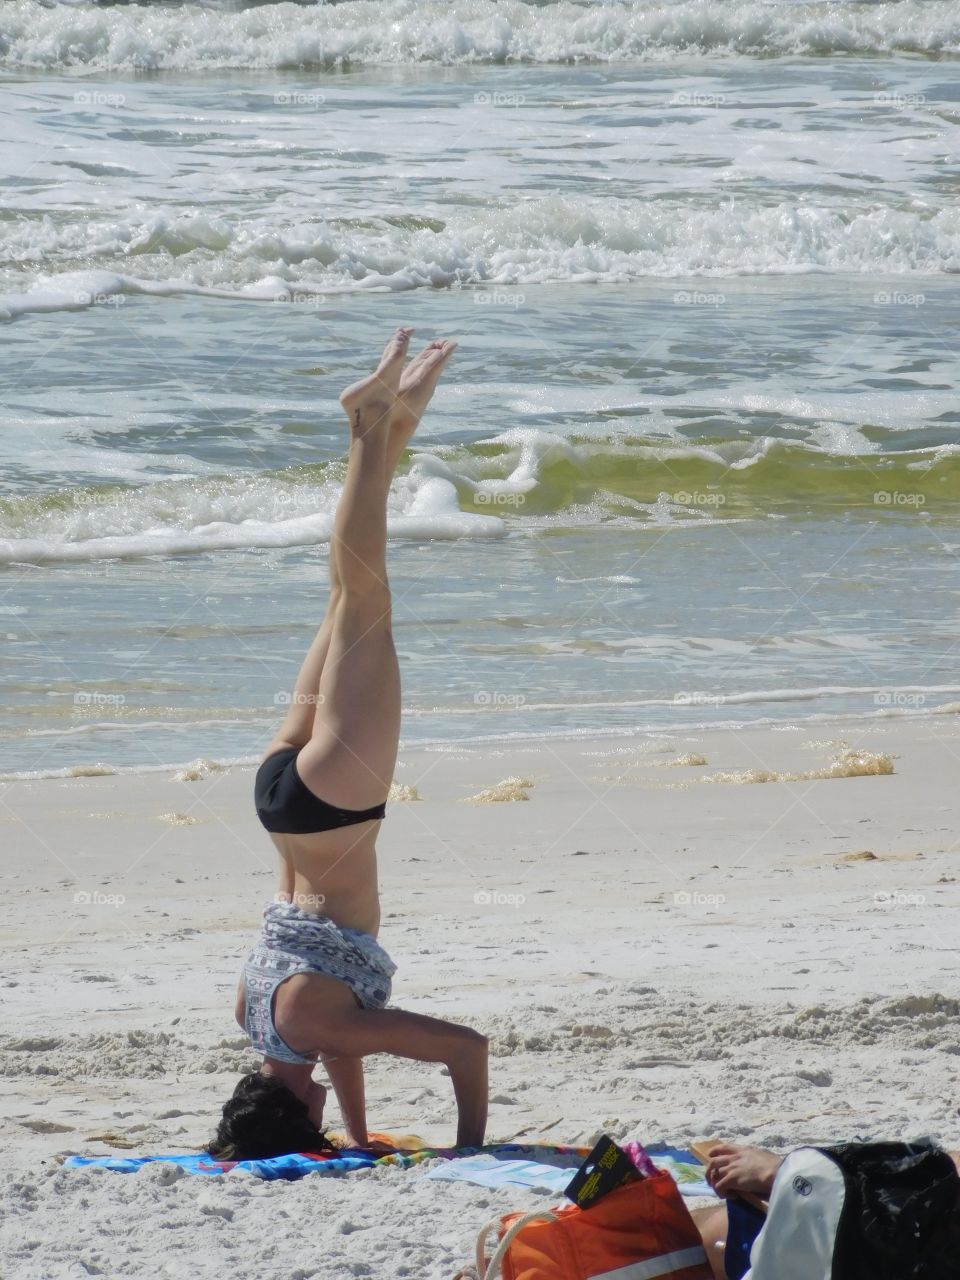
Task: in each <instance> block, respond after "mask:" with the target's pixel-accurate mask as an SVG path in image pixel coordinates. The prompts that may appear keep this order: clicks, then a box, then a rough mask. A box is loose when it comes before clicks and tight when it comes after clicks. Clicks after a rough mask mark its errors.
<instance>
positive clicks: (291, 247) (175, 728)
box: [0, 0, 960, 775]
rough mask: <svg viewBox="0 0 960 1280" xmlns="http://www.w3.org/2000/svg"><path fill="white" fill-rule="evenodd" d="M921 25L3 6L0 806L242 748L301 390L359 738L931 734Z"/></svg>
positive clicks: (879, 17)
mask: <svg viewBox="0 0 960 1280" xmlns="http://www.w3.org/2000/svg"><path fill="white" fill-rule="evenodd" d="M958 69H960V8H958V7H957V5H956V4H955V3H952V2H951V3H941V2H940V0H927V2H926V3H914V2H910V0H889V2H881V3H870V4H857V3H849V2H845V3H829V4H801V3H788V2H784V0H775V2H773V3H756V2H753V0H750V2H743V0H713V2H711V0H696V2H692V0H672V2H667V3H661V4H658V5H656V6H650V5H643V4H640V3H636V2H630V3H628V2H623V3H612V2H611V3H600V2H597V3H581V4H572V3H539V4H532V3H522V2H521V0H506V2H504V3H493V2H492V0H454V3H452V4H441V3H439V2H434V0H428V2H425V3H417V4H414V3H412V0H345V2H343V3H339V4H327V5H313V4H290V3H285V4H277V5H253V4H248V3H214V2H211V3H206V4H188V5H178V4H152V5H132V4H131V5H128V4H114V5H107V4H101V5H98V4H90V3H59V4H57V3H43V4H41V3H38V2H37V0H8V2H7V3H6V4H5V5H3V6H2V8H0V115H2V129H3V137H4V138H5V141H4V142H3V144H2V152H0V154H2V156H3V159H4V161H5V163H4V165H3V167H2V172H0V182H2V192H3V199H2V202H0V341H2V342H3V345H4V347H5V351H4V356H5V359H4V361H3V373H2V375H0V377H2V394H0V404H2V418H0V623H2V624H3V625H2V627H0V635H4V636H5V643H4V658H5V661H4V694H5V696H4V698H3V704H2V707H0V772H2V773H4V774H5V775H11V774H13V775H18V774H32V775H35V774H53V773H58V772H69V771H70V770H72V769H76V768H80V769H89V768H91V767H95V766H98V765H102V766H103V767H105V768H117V769H126V768H137V769H167V768H170V767H171V766H172V765H174V764H178V763H183V762H185V761H189V760H193V759H196V758H198V757H204V758H208V759H212V760H219V761H229V760H252V759H253V758H255V757H256V755H257V754H258V753H259V752H260V751H261V750H262V747H263V745H264V744H265V742H266V740H267V739H268V737H269V736H270V733H271V732H272V727H273V726H274V724H275V723H276V721H277V719H278V718H279V716H280V715H281V714H282V712H283V703H284V699H285V697H286V696H287V693H288V691H289V688H290V685H291V683H292V680H293V677H294V675H295V673H296V670H297V667H298V665H299V661H300V658H301V656H302V653H303V651H304V649H305V648H306V646H307V644H308V643H309V641H310V638H311V636H312V634H313V630H314V629H315V627H316V626H317V625H318V624H319V621H320V619H321V617H322V613H323V608H324V603H325V596H326V588H325V583H326V560H327V545H328V538H329V532H330V527H331V523H332V518H333V512H334V509H335V505H336V500H337V495H338V492H339V485H340V482H341V480H342V475H343V461H342V459H343V449H344V444H345V423H344V421H343V417H342V411H341V410H340V408H339V406H338V404H337V395H338V393H339V391H340V390H341V388H342V387H343V386H344V385H346V384H347V383H348V382H349V381H351V380H352V379H354V378H355V377H356V376H358V375H359V374H360V373H362V372H363V371H364V370H365V369H367V368H369V367H370V365H371V363H372V361H373V360H374V359H375V357H376V354H377V352H378V350H379V348H380V347H381V346H382V343H383V341H384V339H385V337H386V336H387V335H388V334H389V333H390V331H391V330H392V329H393V328H394V327H395V326H396V325H398V324H401V323H402V324H413V325H414V326H415V327H416V329H417V340H421V341H425V340H429V339H430V338H432V337H435V336H448V337H454V338H456V339H458V341H459V343H460V347H459V349H458V351H457V354H456V356H455V358H454V361H453V364H452V367H451V369H450V372H449V374H448V376H447V378H446V380H445V382H444V384H443V385H442V386H441V389H440V391H439V392H438V394H437V396H436V398H435V401H434V405H433V406H432V408H431V410H430V411H429V413H428V415H427V417H426V419H425V421H424V423H423V425H422V428H421V430H420V432H419V435H418V438H417V440H416V442H415V447H414V448H413V450H412V451H411V453H410V455H409V456H408V458H407V459H406V460H405V462H404V465H403V467H402V474H401V475H400V477H399V478H398V481H397V484H396V486H395V489H394V491H393V493H392V495H391V517H390V530H391V534H392V538H393V543H392V547H391V577H392V581H393V585H394V590H395V595H396V611H395V619H396V635H397V644H398V649H399V651H400V656H401V662H402V667H403V676H404V690H405V697H404V704H405V716H404V726H403V736H404V739H405V741H407V742H410V743H440V742H450V741H454V742H459V741H477V740H478V739H499V738H505V737H515V736H529V737H536V738H544V737H548V736H550V735H562V734H570V733H595V732H606V733H611V734H617V735H623V736H637V735H640V736H645V735H651V736H653V737H654V738H656V739H659V737H661V736H662V735H664V734H673V733H678V734H681V735H682V734H683V733H684V732H685V731H688V730H693V729H694V728H696V727H698V726H700V725H704V724H714V723H747V722H753V721H763V722H773V723H780V724H783V725H784V726H787V725H797V724H808V725H812V724H815V723H816V722H817V720H818V719H821V718H827V717H833V716H836V715H847V716H860V717H867V718H870V717H880V718H889V717H899V716H915V715H926V714H930V713H931V712H933V711H936V710H938V709H940V708H943V707H960V672H958V670H957V664H956V660H955V657H954V647H955V644H956V630H957V602H958V592H960V583H958V550H960V529H958V524H957V517H958V514H960V430H958V427H960V403H958V400H957V393H956V384H957V376H956V375H957V365H956V361H957V349H958V321H960V302H958V283H960V282H958V279H957V273H958V271H960V205H958V201H957V194H958V167H957V166H958V154H960V78H958V74H957V73H958Z"/></svg>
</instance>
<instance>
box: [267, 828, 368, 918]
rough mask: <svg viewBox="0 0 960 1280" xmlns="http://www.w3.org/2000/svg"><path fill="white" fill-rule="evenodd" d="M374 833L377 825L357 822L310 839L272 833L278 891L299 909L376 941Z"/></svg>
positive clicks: (309, 836)
mask: <svg viewBox="0 0 960 1280" xmlns="http://www.w3.org/2000/svg"><path fill="white" fill-rule="evenodd" d="M379 830H380V823H379V822H361V823H357V825H356V826H352V827H341V828H340V829H339V830H337V831H323V832H318V833H316V834H313V835H300V836H297V835H278V834H274V835H272V836H271V839H272V840H273V843H274V844H275V845H276V847H277V851H278V852H279V854H280V892H281V893H285V894H289V896H290V899H291V901H292V902H293V905H294V906H296V907H299V908H300V909H301V911H310V912H312V913H313V914H314V915H318V916H327V917H329V919H331V920H332V921H333V922H334V924H338V925H341V926H342V927H344V928H347V929H360V930H362V931H363V932H364V933H369V934H371V935H372V936H373V937H376V936H377V933H378V931H379V929H380V893H379V885H378V881H377V851H376V840H377V834H378V832H379Z"/></svg>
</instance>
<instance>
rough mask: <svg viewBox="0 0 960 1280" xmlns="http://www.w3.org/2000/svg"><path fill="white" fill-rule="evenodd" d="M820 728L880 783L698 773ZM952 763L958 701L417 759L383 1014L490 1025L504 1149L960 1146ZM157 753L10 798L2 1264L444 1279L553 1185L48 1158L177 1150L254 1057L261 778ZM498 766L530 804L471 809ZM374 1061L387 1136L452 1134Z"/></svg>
mask: <svg viewBox="0 0 960 1280" xmlns="http://www.w3.org/2000/svg"><path fill="white" fill-rule="evenodd" d="M841 742H842V743H844V744H846V746H847V747H849V748H852V749H856V750H860V749H863V750H867V751H870V752H874V753H879V754H888V755H891V756H893V757H895V758H894V761H893V763H894V770H895V772H894V773H893V774H892V775H888V776H883V775H880V776H868V777H850V778H839V779H837V778H833V779H825V780H810V779H806V780H802V781H774V782H766V783H752V784H751V783H736V782H714V783H705V782H704V781H703V780H704V779H708V778H710V777H712V776H714V775H717V774H720V773H726V774H734V775H737V774H742V773H743V772H744V771H748V770H763V771H768V772H776V773H790V774H801V773H810V772H815V771H817V770H818V769H822V768H824V767H825V766H828V765H829V764H830V762H831V760H833V759H834V757H835V755H836V754H837V753H838V752H839V751H840V750H841V747H840V745H839V744H840V743H841ZM958 755H960V718H955V717H950V716H944V717H939V718H917V719H899V720H898V719H889V720H877V721H872V722H868V723H864V722H860V723H856V724H847V725H842V724H833V725H821V726H818V727H817V730H816V731H815V732H811V731H810V730H809V729H808V728H804V729H794V730H785V731H776V730H757V729H754V730H750V731H744V732H740V733H734V732H729V731H723V732H721V731H717V732H710V733H702V734H697V735H684V736H676V737H673V738H671V739H663V740H661V741H658V742H648V743H646V744H645V745H642V746H641V745H637V744H634V743H627V742H625V741H624V740H622V739H621V740H606V741H603V740H600V741H586V740H582V741H577V742H565V743H556V744H548V745H544V744H542V743H541V744H537V745H530V744H524V745H519V746H517V747H515V748H512V749H509V750H494V749H477V750H467V749H464V750H459V751H456V752H446V753H442V752H405V753H404V755H403V757H402V762H401V767H400V768H399V770H398V775H397V781H398V783H400V784H402V785H403V786H407V787H411V788H416V791H417V793H419V795H420V796H421V797H422V800H421V801H414V802H409V803H396V804H394V805H392V806H391V809H390V814H389V818H388V821H387V822H386V824H385V826H384V830H383V835H382V840H381V850H382V858H381V865H382V882H383V886H382V887H383V906H384V923H383V930H382V934H381V941H382V942H383V943H384V945H385V946H386V947H387V948H388V950H390V951H391V952H392V953H393V955H394V958H395V959H396V960H397V961H398V963H399V966H400V968H399V972H398V974H397V978H396V980H395V985H394V997H395V1000H396V1002H397V1003H398V1004H401V1005H404V1006H406V1007H409V1008H412V1009H417V1010H421V1011H424V1012H431V1013H435V1014H438V1015H440V1016H448V1017H452V1018H459V1019H462V1020H465V1021H469V1022H472V1023H473V1024H475V1025H477V1026H479V1027H480V1028H481V1029H483V1030H484V1031H486V1032H487V1033H488V1034H490V1036H491V1037H492V1041H493V1053H494V1057H493V1060H492V1073H491V1093H492V1097H493V1104H492V1106H491V1119H490V1126H489V1130H488V1136H489V1138H490V1139H491V1140H496V1139H509V1138H513V1137H515V1136H519V1135H524V1136H529V1137H543V1138H544V1139H545V1140H549V1141H563V1142H589V1141H590V1140H591V1139H592V1138H594V1136H595V1135H597V1134H599V1133H600V1132H602V1131H606V1132H609V1133H611V1134H613V1135H614V1136H618V1137H619V1136H624V1135H628V1134H629V1135H631V1136H637V1137H639V1138H641V1139H649V1140H657V1139H669V1140H675V1141H679V1142H683V1141H684V1140H686V1139H690V1140H693V1139H697V1138H702V1137H708V1136H712V1135H714V1134H722V1135H724V1136H727V1137H730V1138H734V1139H748V1140H750V1141H754V1142H760V1143H764V1144H768V1145H772V1146H774V1147H777V1148H784V1147H787V1146H789V1145H792V1144H796V1143H799V1142H802V1141H833V1140H841V1139H844V1138H849V1137H852V1136H855V1135H860V1136H877V1137H907V1136H917V1135H920V1134H932V1135H934V1136H937V1137H939V1138H941V1139H942V1140H944V1141H946V1142H948V1143H954V1144H956V1143H958V1142H960V1115H958V1104H960V1090H958V1086H957V1075H958V1070H957V1068H958V1055H960V1020H958V1012H960V1002H958V999H957V997H958V992H960V986H958V954H960V941H958V939H960V932H958V892H957V884H956V877H957V874H958V871H957V867H958V837H957V805H956V793H957V791H956V772H957V764H958ZM690 756H693V757H697V756H702V757H704V758H705V759H706V761H707V764H706V765H702V764H674V765H673V767H670V768H664V767H662V766H663V765H665V764H669V763H671V762H675V761H677V760H678V759H679V758H682V757H690ZM174 773H175V771H174V770H173V769H171V770H170V773H169V775H150V776H142V775H123V776H113V777H110V776H106V777H95V778H80V779H69V780H45V781H37V782H29V783H5V784H0V800H2V804H0V832H2V835H3V844H4V850H5V853H4V859H3V876H4V881H5V888H6V890H7V892H6V893H5V895H4V901H3V907H2V912H3V914H2V921H0V927H2V941H3V945H4V953H5V957H6V959H5V964H4V969H3V975H2V978H0V990H2V996H3V1024H2V1026H3V1032H4V1034H3V1036H2V1037H0V1070H2V1077H3V1091H4V1107H3V1114H4V1119H3V1141H4V1172H3V1175H2V1188H3V1190H2V1201H0V1217H2V1218H3V1220H4V1221H3V1226H2V1232H3V1235H2V1239H0V1274H2V1276H3V1277H5V1278H6V1277H16V1280H20V1278H21V1277H23V1278H24V1280H43V1278H46V1277H56V1278H58V1280H59V1277H68V1276H69V1277H81V1276H89V1275H103V1276H107V1277H110V1278H111V1280H113V1278H114V1277H124V1278H125V1277H140V1276H150V1277H181V1276H182V1277H188V1276H189V1277H195V1276H214V1275H216V1276H218V1277H219V1276H236V1277H242V1278H244V1280H247V1278H249V1280H253V1278H254V1277H256V1278H257V1280H274V1278H276V1280H281V1278H283V1280H294V1278H297V1280H306V1278H307V1277H342V1276H368V1275H369V1276H377V1277H380V1276H383V1277H388V1276H389V1277H393V1276H410V1277H417V1278H418V1280H433V1278H434V1277H436V1278H437V1280H440V1278H448V1277H450V1276H452V1274H453V1272H454V1271H455V1270H456V1269H457V1267H458V1266H459V1265H461V1264H462V1263H463V1262H465V1261H468V1260H469V1259H470V1256H471V1252H472V1242H473V1238H474V1235H475V1232H476V1230H477V1229H478V1228H479V1227H480V1226H481V1225H482V1223H483V1222H484V1221H485V1220H486V1219H487V1218H488V1217H489V1216H491V1214H492V1213H494V1212H501V1211H506V1210H507V1209H509V1208H514V1207H524V1206H529V1205H533V1204H535V1203H544V1202H546V1203H550V1202H552V1201H553V1200H554V1199H555V1197H550V1196H538V1195H537V1193H534V1192H523V1191H507V1192H502V1193H490V1192H488V1191H484V1190H482V1189H480V1188H474V1187H469V1186H465V1185H449V1184H440V1183H435V1182H431V1181H429V1180H427V1179H426V1178H425V1177H424V1174H425V1172H426V1169H425V1167H423V1166H421V1167H419V1168H417V1169H414V1170H398V1169H382V1170H375V1171H370V1172H364V1173H360V1174H351V1175H349V1176H346V1177H342V1178H335V1179H334V1178H331V1179H325V1178H321V1177H311V1178H307V1179H305V1180H304V1181H302V1182H299V1183H295V1184H282V1183H262V1182H258V1181H256V1180H253V1179H251V1178H249V1177H247V1176H244V1175H242V1174H231V1175H228V1176H226V1177H218V1178H212V1179H200V1178H189V1177H185V1176H182V1175H181V1174H180V1172H179V1171H178V1170H176V1169H174V1168H172V1167H171V1166H155V1167H152V1168H151V1169H149V1170H147V1171H145V1172H143V1173H140V1174H136V1175H125V1174H115V1173H109V1172H106V1171H103V1170H89V1171H79V1170H78V1171H68V1170H61V1169H60V1168H59V1166H58V1159H57V1157H58V1156H59V1155H61V1154H62V1153H64V1152H80V1153H84V1154H108V1153H114V1154H117V1153H120V1152H127V1151H132V1152H134V1153H136V1152H140V1153H144V1154H149V1153H157V1152H163V1151H167V1152H170V1151H189V1150H191V1149H193V1150H195V1149H197V1148H198V1147H199V1146H200V1145H201V1144H202V1143H203V1142H204V1141H205V1140H206V1139H207V1138H208V1137H209V1136H210V1134H211V1133H212V1129H213V1125H214V1121H215V1117H216V1115H217V1113H218V1110H219V1105H220V1104H221V1103H222V1101H223V1099H224V1098H225V1097H226V1096H227V1094H228V1093H229V1091H230V1089H231V1088H232V1086H233V1084H234V1082H235V1080H236V1078H237V1076H238V1074H239V1073H240V1072H241V1071H243V1070H245V1069H246V1068H248V1067H249V1066H251V1065H252V1064H253V1062H254V1058H253V1055H252V1053H251V1052H250V1050H249V1049H248V1048H246V1047H245V1044H244V1040H243V1038H242V1036H241V1034H240V1031H239V1029H238V1028H237V1026H236V1025H235V1023H234V1022H233V1018H232V1005H233V993H234V990H235V986H236V977H237V971H238V967H239V963H240V959H241V956H242V955H243V953H244V951H245V950H246V949H247V948H248V947H249V945H250V942H251V940H252V937H253V935H254V934H255V931H256V928H257V924H258V919H259V911H260V907H261V905H262V902H263V901H264V900H265V899H266V897H267V896H268V895H269V894H270V893H271V892H272V891H273V877H274V866H273V853H272V849H271V846H270V845H269V843H268V841H267V838H266V836H265V835H264V834H263V832H262V831H261V830H260V829H259V828H258V826H257V824H256V821H255V818H254V816H253V812H252V802H251V776H252V775H251V771H250V770H241V769H234V770H228V771H226V772H223V773H212V774H210V775H209V776H206V777H202V778H199V779H198V780H196V781H175V780H174ZM508 778H521V779H526V780H530V781H532V782H533V786H532V787H530V788H529V789H528V790H527V791H526V794H527V796H528V800H527V802H526V803H520V802H517V801H506V802H504V803H486V804H472V803H466V802H465V801H466V798H467V797H470V796H476V795H477V794H478V793H480V792H481V791H484V790H487V789H490V788H495V787H496V786H497V784H499V783H501V782H503V781H504V780H505V779H508ZM521 790H522V789H521ZM505 791H506V792H507V793H510V792H514V793H516V791H517V789H516V788H511V787H508V788H506V789H505ZM183 819H194V820H195V821H192V822H187V821H183ZM864 851H869V852H870V853H872V854H873V855H875V856H874V857H859V858H858V857H853V856H852V855H855V854H858V853H861V854H862V853H863V852H864ZM77 894H86V895H89V897H88V899H87V900H86V901H77V900H76V895H77ZM367 1074H368V1092H369V1113H370V1120H371V1126H372V1127H374V1128H376V1129H380V1130H388V1131H390V1130H392V1131H394V1132H401V1133H410V1132H414V1133H419V1134H421V1135H422V1136H423V1137H424V1138H425V1139H427V1140H428V1141H429V1142H432V1143H436V1144H445V1143H447V1142H449V1141H450V1140H451V1138H452V1134H453V1129H454V1108H453V1099H452V1094H451V1090H450V1086H449V1081H448V1080H447V1079H446V1078H445V1077H444V1076H443V1075H442V1074H441V1073H440V1071H439V1070H437V1069H434V1068H430V1067H420V1066H417V1065H415V1064H406V1063H402V1062H399V1061H396V1060H391V1059H375V1060H371V1061H370V1062H369V1063H368V1073H367ZM329 1119H330V1121H331V1123H332V1126H333V1128H334V1129H335V1128H336V1127H337V1123H338V1119H339V1117H338V1116H337V1114H336V1112H335V1110H331V1114H330V1117H329ZM119 1144H122V1145H119Z"/></svg>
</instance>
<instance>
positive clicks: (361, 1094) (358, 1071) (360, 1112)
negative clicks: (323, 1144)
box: [323, 1057, 367, 1147]
mask: <svg viewBox="0 0 960 1280" xmlns="http://www.w3.org/2000/svg"><path fill="white" fill-rule="evenodd" d="M323 1065H324V1067H326V1070H327V1075H328V1076H329V1077H330V1083H331V1084H332V1085H333V1090H334V1093H336V1095H337V1102H338V1103H339V1104H340V1114H341V1116H342V1117H343V1124H344V1128H345V1129H346V1131H347V1137H348V1138H349V1140H350V1141H351V1143H352V1144H353V1145H354V1146H357V1147H365V1146H366V1145H367V1104H366V1094H365V1090H364V1084H363V1060H362V1059H361V1058H348V1057H336V1058H334V1057H331V1058H324V1059H323Z"/></svg>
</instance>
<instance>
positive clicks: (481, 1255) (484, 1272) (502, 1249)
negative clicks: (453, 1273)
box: [477, 1209, 553, 1280]
mask: <svg viewBox="0 0 960 1280" xmlns="http://www.w3.org/2000/svg"><path fill="white" fill-rule="evenodd" d="M552 1221H553V1212H552V1210H550V1209H534V1210H533V1212H532V1213H525V1214H523V1216H522V1217H520V1218H518V1219H517V1220H516V1222H514V1223H512V1224H511V1226H510V1228H509V1229H508V1230H507V1232H506V1234H505V1235H504V1237H503V1239H502V1240H501V1241H500V1243H499V1244H498V1245H497V1248H496V1252H495V1253H494V1255H493V1257H492V1258H491V1259H490V1261H489V1262H487V1261H486V1245H487V1236H488V1235H489V1234H490V1232H491V1231H493V1230H495V1229H496V1228H497V1227H498V1226H499V1225H500V1219H499V1218H491V1219H490V1221H489V1222H488V1223H487V1224H486V1226H484V1227H482V1228H481V1229H480V1234H479V1235H478V1236H477V1275H478V1276H482V1277H483V1280H496V1277H497V1275H498V1274H499V1272H500V1264H501V1263H502V1262H503V1258H504V1255H505V1254H506V1252H507V1250H508V1249H509V1248H510V1245H511V1244H512V1243H513V1241H514V1238H515V1237H516V1236H517V1235H519V1233H520V1232H521V1231H522V1230H523V1228H524V1227H526V1226H528V1225H529V1224H530V1223H531V1222H552Z"/></svg>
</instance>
